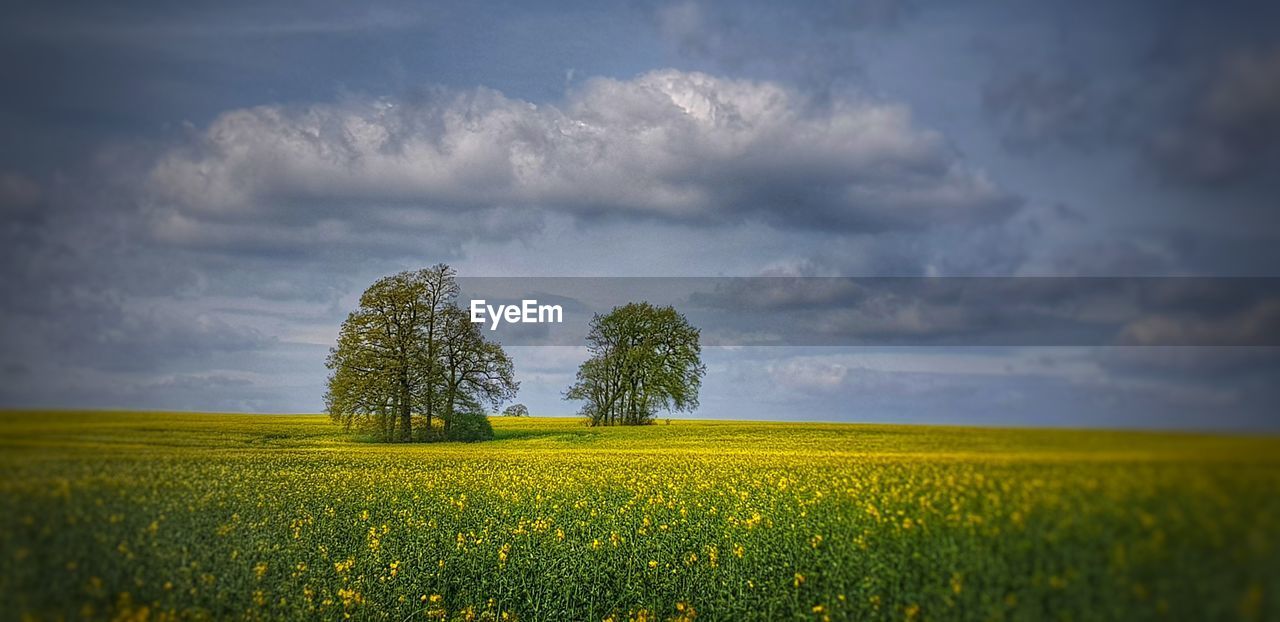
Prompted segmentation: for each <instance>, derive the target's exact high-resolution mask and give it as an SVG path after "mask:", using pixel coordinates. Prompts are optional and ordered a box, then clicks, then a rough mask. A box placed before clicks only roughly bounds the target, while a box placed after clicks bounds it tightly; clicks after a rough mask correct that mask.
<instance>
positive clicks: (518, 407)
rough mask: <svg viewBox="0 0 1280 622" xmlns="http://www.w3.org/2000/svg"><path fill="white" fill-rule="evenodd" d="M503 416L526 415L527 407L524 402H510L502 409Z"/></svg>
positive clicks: (527, 413) (527, 412)
mask: <svg viewBox="0 0 1280 622" xmlns="http://www.w3.org/2000/svg"><path fill="white" fill-rule="evenodd" d="M502 416H503V417H528V416H529V408H528V407H527V406H525V405H524V404H512V405H510V406H508V407H507V409H506V410H504V411H502Z"/></svg>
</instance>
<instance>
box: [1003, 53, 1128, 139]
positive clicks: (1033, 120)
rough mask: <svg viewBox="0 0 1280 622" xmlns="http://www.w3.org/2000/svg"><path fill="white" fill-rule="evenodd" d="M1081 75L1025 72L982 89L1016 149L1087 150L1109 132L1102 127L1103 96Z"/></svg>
mask: <svg viewBox="0 0 1280 622" xmlns="http://www.w3.org/2000/svg"><path fill="white" fill-rule="evenodd" d="M1090 87H1091V83H1090V82H1089V81H1088V80H1087V79H1085V78H1084V77H1082V76H1079V75H1067V74H1055V73H1051V72H1048V71H1034V70H1030V69H1022V70H1019V71H1015V72H1013V73H1009V74H1003V75H1000V76H998V77H996V78H995V79H993V80H991V81H988V82H987V83H986V84H984V85H983V87H982V106H983V109H984V111H985V112H986V113H987V115H988V116H989V117H990V118H992V119H993V120H994V121H995V122H996V124H997V131H998V132H999V134H1000V137H1001V142H1002V143H1003V144H1004V146H1005V147H1006V148H1008V149H1010V150H1011V151H1015V152H1026V151H1034V150H1036V149H1040V148H1043V147H1045V146H1047V145H1051V144H1059V143H1060V144H1065V145H1067V146H1071V147H1075V148H1087V147H1091V146H1093V145H1095V144H1097V143H1098V142H1099V141H1101V140H1102V137H1103V136H1104V135H1105V134H1106V132H1105V131H1104V128H1102V127H1100V125H1101V124H1100V123H1099V118H1100V117H1102V116H1104V115H1102V114H1100V112H1101V111H1100V110H1099V108H1100V107H1101V105H1102V104H1100V103H1099V102H1097V101H1095V99H1096V97H1097V95H1096V94H1095V93H1093V92H1091V90H1090Z"/></svg>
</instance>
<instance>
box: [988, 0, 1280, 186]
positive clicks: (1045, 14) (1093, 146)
mask: <svg viewBox="0 0 1280 622" xmlns="http://www.w3.org/2000/svg"><path fill="white" fill-rule="evenodd" d="M1015 15H1017V14H1015ZM1021 17H1022V18H1023V21H1022V22H1021V23H1020V25H1021V26H1023V28H1021V29H1010V32H1011V33H1015V34H1009V35H1002V34H1000V33H999V32H998V31H997V32H993V33H984V34H983V35H980V36H979V37H977V40H978V41H979V42H980V43H979V48H980V49H982V50H984V51H985V53H986V54H987V55H988V58H989V59H990V63H991V67H992V69H993V71H992V73H991V76H990V78H989V79H988V80H987V81H986V83H985V84H983V85H982V86H981V87H980V89H979V95H980V97H981V98H982V101H983V104H984V108H985V110H986V111H987V113H988V115H989V116H990V118H991V119H992V120H993V121H994V123H995V126H996V129H997V131H999V132H1000V134H1001V137H1002V140H1003V142H1004V143H1005V145H1006V146H1008V147H1009V148H1011V149H1014V150H1018V151H1030V150H1039V149H1044V148H1048V147H1066V148H1069V149H1076V150H1086V151H1096V150H1098V149H1101V148H1116V149H1123V150H1127V151H1128V152H1129V153H1130V154H1131V155H1133V156H1136V157H1137V158H1138V159H1139V160H1140V161H1141V162H1143V163H1144V164H1146V165H1148V166H1149V167H1151V168H1152V169H1153V170H1155V171H1157V172H1159V173H1161V174H1162V176H1163V177H1164V178H1165V179H1166V180H1168V181H1170V182H1173V183H1176V184H1191V185H1206V186H1216V187H1225V186H1241V185H1254V184H1258V183H1265V182H1268V181H1270V180H1272V179H1273V178H1274V175H1272V174H1271V172H1272V171H1273V170H1275V168H1276V165H1277V163H1278V162H1280V160H1278V159H1277V158H1280V152H1278V151H1277V145H1278V144H1280V87H1277V86H1276V85H1277V84H1280V45H1278V44H1277V43H1276V40H1275V34H1274V28H1273V26H1272V24H1275V23H1277V20H1280V9H1277V5H1275V4H1274V3H1263V2H1252V1H1248V0H1243V1H1238V2H1226V3H1214V4H1211V5H1208V4H1204V3H1195V2H1172V3H1170V2H1138V3H1121V4H1110V5H1108V6H1096V7H1090V8H1082V7H1081V6H1080V5H1079V3H1069V4H1063V5H1051V6H1050V7H1049V8H1047V9H1046V10H1044V11H1042V12H1037V13H1036V14H1035V17H1034V18H1026V15H1025V14H1022V15H1021ZM1015 19H1016V18H1015ZM1026 32H1030V33H1034V34H1032V35H1030V36H1027V35H1026V34H1025V33H1026ZM1020 36H1021V38H1019V37H1020Z"/></svg>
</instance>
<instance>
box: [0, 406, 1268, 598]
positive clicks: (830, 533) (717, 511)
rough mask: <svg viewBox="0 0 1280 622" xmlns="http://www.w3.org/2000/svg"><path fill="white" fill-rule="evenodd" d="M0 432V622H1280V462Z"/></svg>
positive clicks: (1129, 444) (1126, 441) (999, 441)
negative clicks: (177, 621) (0, 601)
mask: <svg viewBox="0 0 1280 622" xmlns="http://www.w3.org/2000/svg"><path fill="white" fill-rule="evenodd" d="M492 423H493V427H494V429H495V433H496V435H497V440H494V441H490V442H484V443H439V444H432V445H386V444H373V443H364V442H360V440H359V439H356V438H352V437H349V436H346V435H344V434H342V433H341V432H340V431H339V430H338V429H337V428H336V426H334V425H332V424H331V423H329V421H328V420H327V418H325V417H321V416H270V415H208V414H202V415H197V414H168V413H8V414H3V415H0V594H3V595H4V596H3V598H4V600H5V601H6V602H7V604H6V605H5V606H4V608H3V611H0V618H18V619H20V618H22V617H25V616H29V617H32V618H37V619H45V618H53V619H57V618H65V619H81V618H90V619H168V618H181V619H213V620H227V619H298V620H311V619H344V618H351V619H372V620H394V621H405V620H433V619H434V620H455V619H480V620H486V619H497V620H503V619H516V620H610V619H612V620H626V619H650V620H670V619H682V620H689V619H695V618H696V619H699V620H753V619H761V620H827V619H833V620H835V619H877V620H909V619H935V620H936V619H943V620H950V619H958V620H1005V619H1009V620H1056V619H1068V620H1070V619H1074V620H1099V619H1124V620H1141V619H1163V618H1174V619H1202V620H1213V619H1257V620H1265V619H1270V620H1276V619H1280V602H1278V601H1280V469H1278V468H1277V467H1278V466H1280V440H1278V439H1276V438H1274V437H1244V436H1237V437H1229V436H1208V435H1190V434H1156V433H1136V432H1103V431H1068V430H998V429H976V428H944V427H922V426H880V425H876V426H872V425H836V424H782V423H742V422H713V421H673V422H672V423H671V425H659V426H647V427H636V428H586V427H583V426H582V425H581V422H580V421H578V420H576V419H526V418H494V419H493V421H492Z"/></svg>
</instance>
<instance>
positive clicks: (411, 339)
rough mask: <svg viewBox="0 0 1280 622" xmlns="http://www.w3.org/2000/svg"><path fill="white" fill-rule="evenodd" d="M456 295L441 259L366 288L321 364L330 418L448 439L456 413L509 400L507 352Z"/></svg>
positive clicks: (397, 435) (390, 432)
mask: <svg viewBox="0 0 1280 622" xmlns="http://www.w3.org/2000/svg"><path fill="white" fill-rule="evenodd" d="M457 296H458V285H457V282H456V280H455V273H454V271H453V269H452V268H450V267H449V266H447V265H444V264H438V265H436V266H432V267H431V268H426V269H422V270H417V271H411V272H401V273H399V274H396V275H392V276H388V277H383V278H381V279H378V280H377V281H376V282H374V284H373V285H371V286H369V288H368V289H367V290H365V292H364V294H363V295H361V296H360V304H359V308H357V309H356V310H355V311H353V312H351V314H349V315H348V316H347V319H346V321H344V322H343V323H342V327H341V329H340V330H339V332H338V343H337V346H335V347H334V348H332V349H331V350H330V351H329V357H328V359H327V360H326V361H325V364H326V366H327V367H328V368H329V369H330V372H331V373H330V375H329V383H328V391H327V392H326V393H325V406H326V408H327V410H328V412H329V416H330V417H332V418H333V419H334V420H335V421H338V422H340V423H342V424H344V425H346V426H347V427H348V428H350V427H352V426H358V427H361V428H364V429H367V430H368V431H370V432H372V433H373V434H374V435H375V437H377V438H378V439H380V440H384V441H393V440H398V441H402V442H408V441H412V440H431V439H435V438H438V437H440V436H441V434H440V433H441V432H442V433H443V436H444V437H446V438H447V437H449V435H450V432H451V430H452V427H453V425H454V423H455V421H457V420H458V419H459V418H460V416H461V415H460V413H472V414H474V413H477V412H478V413H483V410H484V407H485V406H486V405H487V406H491V407H494V408H497V407H498V406H499V405H500V404H501V403H502V402H503V401H505V400H507V399H510V398H512V397H514V396H515V393H516V390H517V389H518V387H519V383H517V382H516V381H515V379H514V373H513V367H512V364H511V359H510V357H508V356H507V354H506V352H504V351H503V349H502V347H501V346H499V345H498V344H495V343H490V342H488V341H486V340H485V339H484V336H483V335H482V334H481V333H480V330H479V328H478V327H477V326H476V325H475V324H473V323H472V322H470V319H469V318H468V317H467V315H466V313H465V312H464V311H463V310H462V309H460V308H459V307H458V306H457ZM415 419H416V420H418V421H419V423H418V424H417V425H415ZM437 420H438V421H440V422H442V428H443V429H442V430H440V431H437V429H436V428H437V426H436V421H437Z"/></svg>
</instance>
